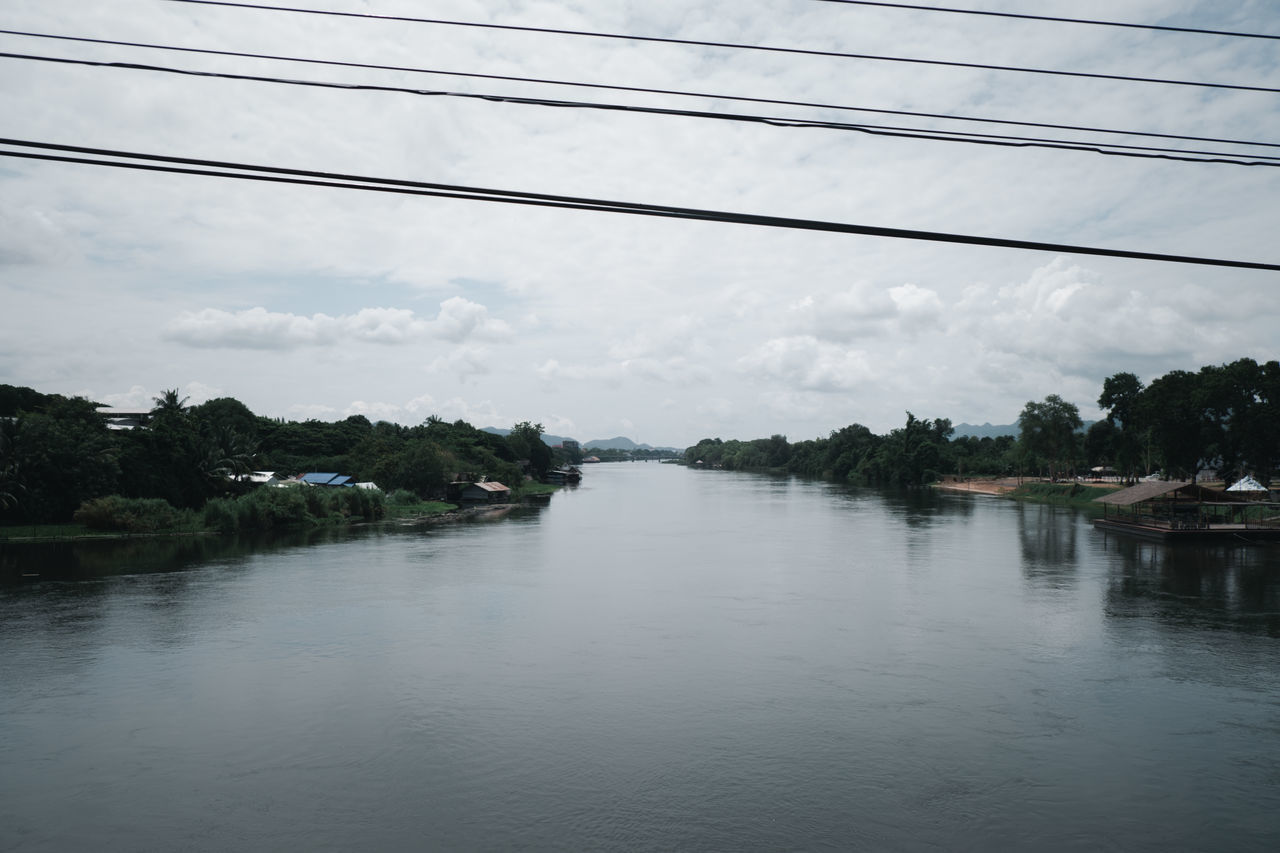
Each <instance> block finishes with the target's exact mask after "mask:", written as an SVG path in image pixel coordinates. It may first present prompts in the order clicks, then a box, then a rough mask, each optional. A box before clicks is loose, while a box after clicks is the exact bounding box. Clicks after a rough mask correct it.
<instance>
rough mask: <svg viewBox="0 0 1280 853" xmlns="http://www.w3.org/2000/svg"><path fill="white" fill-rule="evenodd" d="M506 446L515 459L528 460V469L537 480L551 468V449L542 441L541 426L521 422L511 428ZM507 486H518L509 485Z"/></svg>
mask: <svg viewBox="0 0 1280 853" xmlns="http://www.w3.org/2000/svg"><path fill="white" fill-rule="evenodd" d="M507 445H508V446H509V447H510V448H511V452H512V453H513V454H515V458H516V459H528V460H529V469H530V471H531V472H532V473H533V476H534V477H536V478H538V479H539V480H540V479H542V478H543V477H544V476H546V473H547V469H548V468H550V467H551V448H550V447H547V445H546V442H544V441H543V440H542V424H535V423H530V422H529V421H521V422H520V423H518V424H516V425H515V426H513V427H512V428H511V433H510V434H509V435H508V436H507ZM509 485H513V486H514V485H519V484H518V483H511V484H509Z"/></svg>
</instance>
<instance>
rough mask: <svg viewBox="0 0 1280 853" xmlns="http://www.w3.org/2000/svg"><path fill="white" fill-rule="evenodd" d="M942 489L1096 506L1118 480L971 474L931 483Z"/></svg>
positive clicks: (1032, 500) (1075, 505)
mask: <svg viewBox="0 0 1280 853" xmlns="http://www.w3.org/2000/svg"><path fill="white" fill-rule="evenodd" d="M933 487H934V488H935V489H937V490H939V491H943V492H954V493H958V494H972V495H988V496H991V497H1001V498H1011V499H1013V500H1020V501H1028V502H1030V503H1046V504H1056V505H1060V506H1074V507H1080V508H1082V509H1096V508H1097V505H1096V504H1094V501H1095V500H1097V499H1098V498H1100V497H1102V496H1103V495H1107V494H1110V493H1111V492H1114V491H1115V490H1116V489H1118V488H1120V486H1119V485H1118V484H1111V483H1107V484H1085V483H1076V482H1070V483H1048V482H1044V481H1041V480H1027V479H1025V478H1024V479H1022V480H1019V479H1018V478H1017V477H990V478H972V479H968V480H947V481H944V482H940V483H934V484H933Z"/></svg>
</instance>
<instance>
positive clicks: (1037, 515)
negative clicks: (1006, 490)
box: [1016, 503, 1088, 589]
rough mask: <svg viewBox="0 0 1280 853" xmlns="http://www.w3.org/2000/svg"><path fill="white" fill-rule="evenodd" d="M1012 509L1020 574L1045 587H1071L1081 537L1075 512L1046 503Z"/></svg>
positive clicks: (1078, 519)
mask: <svg viewBox="0 0 1280 853" xmlns="http://www.w3.org/2000/svg"><path fill="white" fill-rule="evenodd" d="M1016 506H1017V513H1016V514H1017V519H1018V544H1019V545H1020V546H1021V548H1022V572H1023V574H1024V575H1025V576H1026V578H1027V579H1028V580H1029V581H1032V582H1034V583H1038V584H1041V585H1044V586H1047V587H1052V588H1058V589H1062V588H1066V587H1070V586H1072V585H1074V584H1075V581H1076V572H1077V569H1078V564H1079V560H1080V556H1079V554H1078V552H1077V546H1078V540H1079V537H1080V535H1081V527H1080V517H1079V513H1078V512H1076V511H1075V510H1072V509H1069V508H1066V507H1059V506H1051V505H1046V504H1031V503H1019V504H1017V505H1016ZM1085 535H1088V533H1087V532H1085Z"/></svg>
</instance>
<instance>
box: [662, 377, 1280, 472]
mask: <svg viewBox="0 0 1280 853" xmlns="http://www.w3.org/2000/svg"><path fill="white" fill-rule="evenodd" d="M1098 406H1099V407H1100V408H1101V409H1102V410H1103V411H1105V412H1106V413H1107V415H1106V418H1105V419H1104V420H1101V421H1098V422H1096V423H1094V424H1093V425H1091V426H1090V427H1089V428H1088V429H1087V430H1085V429H1084V422H1083V421H1082V420H1081V418H1080V411H1079V407H1078V406H1076V405H1075V404H1074V403H1071V402H1068V401H1066V400H1063V399H1062V398H1061V397H1060V396H1058V395H1056V394H1051V395H1049V396H1048V397H1046V398H1045V399H1044V400H1043V401H1029V402H1028V403H1027V404H1026V406H1025V407H1024V408H1023V410H1022V413H1021V414H1020V415H1019V418H1018V430H1019V434H1018V435H1017V436H1016V437H1015V436H1000V437H996V438H991V437H984V438H977V437H974V436H964V437H959V438H956V437H953V436H954V429H953V427H952V424H951V421H950V420H948V419H946V418H938V419H937V420H932V421H931V420H928V419H919V418H916V416H915V415H913V414H912V413H911V412H907V420H906V423H905V424H904V425H903V426H902V427H899V428H898V429H894V430H892V431H890V432H889V433H888V434H887V435H876V434H875V433H873V432H872V431H871V430H870V429H868V428H867V427H865V426H863V425H861V424H851V425H850V426H847V427H844V428H842V429H839V430H835V431H833V432H832V433H831V434H830V435H829V436H827V437H826V438H817V439H813V440H810V441H800V442H795V443H791V442H788V441H787V439H786V437H785V436H782V435H773V436H770V437H769V438H758V439H753V440H750V441H738V440H729V441H723V440H721V439H719V438H704V439H703V440H701V441H699V442H698V443H697V444H696V445H694V446H692V447H690V448H688V449H687V450H686V451H685V453H684V461H685V463H686V464H688V465H694V466H706V467H718V468H725V469H729V470H776V471H786V472H789V473H793V474H801V475H805V476H810V477H822V478H827V479H834V480H839V481H849V482H857V483H866V484H876V485H888V486H920V485H923V484H926V483H930V482H934V481H936V480H938V479H940V478H941V477H942V476H943V475H944V474H945V475H959V476H1015V475H1036V476H1039V475H1045V476H1048V477H1049V478H1050V479H1058V478H1060V477H1064V476H1080V475H1082V474H1087V473H1089V472H1091V471H1092V470H1093V469H1095V468H1101V469H1105V470H1108V471H1112V472H1114V473H1115V474H1116V475H1118V476H1120V477H1122V478H1123V479H1127V480H1133V479H1135V478H1137V477H1139V476H1143V475H1146V474H1151V473H1155V472H1163V473H1164V474H1165V475H1167V476H1170V477H1185V478H1192V479H1194V478H1195V477H1196V476H1197V474H1199V472H1200V471H1202V470H1203V469H1205V468H1209V467H1212V468H1215V469H1217V470H1218V471H1219V472H1220V473H1221V475H1222V476H1224V477H1225V478H1227V479H1229V480H1235V479H1239V478H1240V477H1242V476H1244V475H1246V474H1251V475H1252V476H1254V477H1255V478H1256V479H1257V480H1258V481H1259V482H1261V483H1262V484H1263V485H1270V483H1271V480H1272V474H1273V472H1274V471H1275V469H1276V466H1277V464H1278V463H1280V362H1276V361H1268V362H1265V363H1263V364H1259V363H1257V362H1256V361H1254V360H1253V359H1248V358H1244V359H1240V360H1238V361H1234V362H1232V363H1230V364H1222V365H1209V366H1206V367H1202V368H1201V369H1200V370H1199V371H1198V372H1191V371H1184V370H1175V371H1171V372H1169V373H1166V374H1165V375H1163V376H1161V377H1159V378H1157V379H1155V380H1153V381H1152V382H1151V383H1150V384H1149V385H1144V384H1143V383H1142V382H1141V381H1140V380H1139V379H1138V377H1137V376H1136V375H1134V374H1133V373H1117V374H1115V375H1113V376H1110V377H1108V378H1107V379H1106V380H1105V381H1104V382H1103V385H1102V390H1101V393H1100V395H1099V397H1098Z"/></svg>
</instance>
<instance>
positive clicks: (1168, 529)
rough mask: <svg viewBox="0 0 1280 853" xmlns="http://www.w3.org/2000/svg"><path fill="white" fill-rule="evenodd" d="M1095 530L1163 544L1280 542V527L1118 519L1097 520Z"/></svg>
mask: <svg viewBox="0 0 1280 853" xmlns="http://www.w3.org/2000/svg"><path fill="white" fill-rule="evenodd" d="M1093 526H1094V528H1095V529H1097V530H1102V531H1105V532H1108V533H1125V534H1128V535H1130V536H1140V537H1142V538H1143V539H1155V540H1158V541H1161V542H1169V541H1186V540H1195V539H1213V540H1230V539H1240V540H1245V541H1250V542H1252V541H1256V540H1260V539H1280V526H1276V525H1259V524H1191V523H1187V524H1180V523H1177V522H1162V521H1158V520H1155V519H1142V520H1141V521H1136V522H1135V521H1127V520H1124V519H1117V518H1095V519H1094V521H1093Z"/></svg>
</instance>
